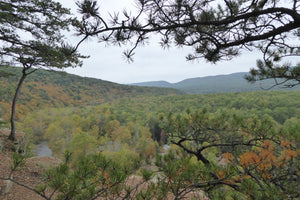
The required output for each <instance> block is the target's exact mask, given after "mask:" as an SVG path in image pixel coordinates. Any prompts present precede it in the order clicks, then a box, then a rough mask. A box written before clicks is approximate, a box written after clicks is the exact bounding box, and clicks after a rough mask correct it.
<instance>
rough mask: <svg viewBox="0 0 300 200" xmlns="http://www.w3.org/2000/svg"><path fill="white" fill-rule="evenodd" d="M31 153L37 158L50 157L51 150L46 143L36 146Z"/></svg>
mask: <svg viewBox="0 0 300 200" xmlns="http://www.w3.org/2000/svg"><path fill="white" fill-rule="evenodd" d="M33 152H34V153H35V154H36V155H37V156H52V150H51V149H50V148H49V146H48V143H47V142H46V141H43V142H41V143H39V144H37V145H36V148H35V150H34V151H33Z"/></svg>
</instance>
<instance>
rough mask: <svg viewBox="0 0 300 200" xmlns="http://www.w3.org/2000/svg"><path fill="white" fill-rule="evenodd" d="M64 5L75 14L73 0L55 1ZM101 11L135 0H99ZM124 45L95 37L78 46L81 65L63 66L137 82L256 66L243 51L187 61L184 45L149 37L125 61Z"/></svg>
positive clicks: (129, 4) (83, 73)
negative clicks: (161, 42)
mask: <svg viewBox="0 0 300 200" xmlns="http://www.w3.org/2000/svg"><path fill="white" fill-rule="evenodd" d="M57 1H59V2H61V3H62V4H63V6H64V7H67V8H71V9H72V12H73V13H76V5H75V3H74V0H57ZM99 2H101V4H100V9H101V14H102V15H103V14H105V13H108V12H114V11H122V10H123V9H124V8H127V9H128V10H129V9H131V8H132V7H133V5H134V0H101V1H99ZM125 49H126V47H115V46H109V47H106V46H105V44H102V43H97V41H96V39H92V40H89V41H86V42H85V43H84V44H83V45H82V46H81V47H80V49H79V51H80V52H81V53H82V54H84V55H89V56H90V58H88V59H86V60H85V61H84V64H83V66H82V67H81V68H75V69H66V71H67V72H69V73H72V74H77V75H80V76H85V77H93V78H98V79H102V80H107V81H112V82H116V83H122V84H124V83H136V82H145V81H159V80H164V81H168V82H172V83H174V82H179V81H181V80H184V79H187V78H195V77H203V76H211V75H219V74H230V73H234V72H247V71H249V69H250V68H253V67H255V65H256V64H255V63H256V60H257V59H258V58H260V56H261V55H260V54H257V53H253V52H245V53H244V54H242V56H240V57H237V58H235V59H233V60H231V61H224V62H219V63H217V64H215V65H214V64H210V63H207V62H206V61H205V60H204V59H202V60H198V61H193V62H188V61H186V59H185V56H186V55H187V54H188V53H192V52H191V51H189V49H187V48H183V49H182V48H181V49H179V48H177V47H173V48H170V49H167V50H163V49H162V48H161V47H160V46H159V44H158V42H157V41H154V40H151V39H150V40H149V44H148V45H146V46H143V47H139V48H137V49H136V51H135V56H134V62H133V63H130V64H129V63H127V62H126V60H124V58H123V57H122V52H123V51H124V50H125Z"/></svg>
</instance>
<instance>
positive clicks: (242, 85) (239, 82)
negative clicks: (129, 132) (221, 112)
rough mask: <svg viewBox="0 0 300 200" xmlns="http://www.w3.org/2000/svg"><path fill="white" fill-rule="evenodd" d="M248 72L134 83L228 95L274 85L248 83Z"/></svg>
mask: <svg viewBox="0 0 300 200" xmlns="http://www.w3.org/2000/svg"><path fill="white" fill-rule="evenodd" d="M246 74H247V72H240V73H233V74H229V75H218V76H207V77H201V78H191V79H185V80H183V81H180V82H178V83H169V82H166V81H153V82H143V83H133V84H131V85H137V86H151V87H165V88H175V89H179V90H181V91H184V92H187V93H191V94H201V93H226V92H249V91H260V90H262V89H261V88H260V84H261V85H262V87H263V88H269V87H271V86H272V85H273V84H274V81H273V80H266V81H260V82H257V83H254V84H251V83H249V82H247V81H246V80H245V79H244V76H245V75H246ZM271 90H296V91H300V88H299V87H294V88H290V89H286V88H285V89H282V88H280V87H274V88H272V89H271Z"/></svg>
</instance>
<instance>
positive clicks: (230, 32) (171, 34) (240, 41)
mask: <svg viewBox="0 0 300 200" xmlns="http://www.w3.org/2000/svg"><path fill="white" fill-rule="evenodd" d="M136 2H137V7H138V10H137V12H136V14H130V13H131V12H128V11H124V12H123V15H122V16H120V15H119V14H114V15H112V22H111V23H107V22H106V21H105V19H104V18H103V17H102V16H101V14H100V13H99V10H98V9H99V7H98V6H97V5H96V1H91V0H85V1H82V2H81V3H78V5H79V8H80V12H81V13H82V14H83V21H82V26H81V27H80V28H79V29H78V32H79V34H82V35H86V36H94V37H97V38H98V39H99V41H100V42H102V41H105V42H111V43H115V44H126V43H128V41H132V45H133V46H132V49H131V50H128V51H126V52H125V56H126V57H127V58H128V59H132V56H133V55H134V50H135V49H136V47H137V46H138V45H139V44H144V43H145V41H146V40H147V39H148V38H149V35H150V33H156V34H159V35H160V36H161V45H162V47H169V46H171V45H175V46H179V47H183V46H188V47H191V48H192V49H193V53H191V54H189V55H188V56H187V60H194V59H198V58H204V59H205V60H207V61H209V62H212V63H216V62H218V61H220V60H230V59H232V58H234V57H236V56H239V55H240V54H241V53H242V51H243V50H246V51H252V50H255V49H257V50H259V51H261V52H262V54H263V58H262V59H261V60H260V61H258V69H253V70H251V75H250V76H248V77H247V79H248V80H249V81H256V80H261V79H268V78H274V79H275V81H276V82H275V84H284V85H285V86H286V87H293V86H295V85H298V84H299V66H296V67H295V66H292V65H291V64H282V62H280V61H281V59H282V58H285V57H289V56H299V52H300V51H299V30H300V29H299V27H300V25H299V24H300V14H299V6H300V5H299V1H297V0H288V1H285V2H284V3H283V2H281V1H276V0H271V1H267V0H242V1H237V0H224V1H215V0H209V1H208V0H201V1H195V0H167V1H162V0H138V1H136ZM107 29H110V32H108V33H105V31H106V30H107ZM289 80H292V81H293V82H288V81H289Z"/></svg>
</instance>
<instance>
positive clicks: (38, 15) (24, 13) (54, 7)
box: [0, 0, 84, 140]
mask: <svg viewBox="0 0 300 200" xmlns="http://www.w3.org/2000/svg"><path fill="white" fill-rule="evenodd" d="M0 7H1V12H0V24H1V25H0V29H1V31H0V41H1V46H0V57H1V63H0V64H1V66H3V65H7V64H9V65H12V66H21V67H22V68H23V69H22V76H21V77H20V80H19V83H18V86H17V88H16V91H15V95H14V98H13V101H12V110H11V134H10V136H9V138H10V139H11V140H14V139H15V136H14V135H15V124H14V118H15V107H16V101H17V98H18V95H19V93H20V89H21V86H22V84H23V82H24V80H25V79H26V77H27V76H28V75H29V74H31V73H33V72H34V71H36V70H37V69H39V68H49V69H52V68H58V69H62V68H66V67H76V66H80V65H81V64H82V62H81V58H84V56H82V55H80V54H79V53H77V47H78V46H75V47H72V46H71V45H69V44H67V43H66V40H65V38H64V35H63V34H62V31H64V30H69V27H70V24H75V22H76V20H75V19H73V18H71V17H70V12H69V10H68V9H66V8H63V7H62V6H61V4H60V3H58V2H54V1H40V0H30V1H24V0H21V1H10V0H9V1H1V2H0Z"/></svg>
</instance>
